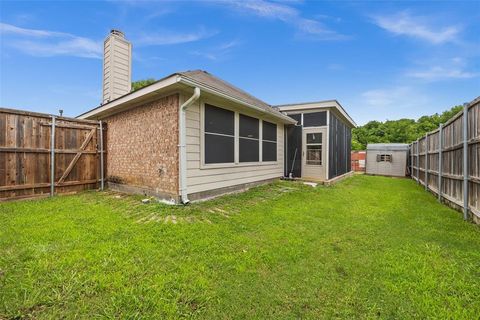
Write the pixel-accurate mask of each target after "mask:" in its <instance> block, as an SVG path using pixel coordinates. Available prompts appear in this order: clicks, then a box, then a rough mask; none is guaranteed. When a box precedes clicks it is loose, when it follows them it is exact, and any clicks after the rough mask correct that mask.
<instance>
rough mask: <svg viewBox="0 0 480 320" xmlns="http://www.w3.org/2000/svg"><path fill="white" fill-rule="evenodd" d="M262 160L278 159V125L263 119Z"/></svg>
mask: <svg viewBox="0 0 480 320" xmlns="http://www.w3.org/2000/svg"><path fill="white" fill-rule="evenodd" d="M262 161H277V125H276V124H274V123H270V122H267V121H262Z"/></svg>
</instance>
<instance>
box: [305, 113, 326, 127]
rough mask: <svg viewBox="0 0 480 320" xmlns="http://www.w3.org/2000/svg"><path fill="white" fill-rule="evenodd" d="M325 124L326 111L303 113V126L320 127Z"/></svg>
mask: <svg viewBox="0 0 480 320" xmlns="http://www.w3.org/2000/svg"><path fill="white" fill-rule="evenodd" d="M326 125H327V112H325V111H321V112H313V113H304V114H303V126H304V127H321V126H326Z"/></svg>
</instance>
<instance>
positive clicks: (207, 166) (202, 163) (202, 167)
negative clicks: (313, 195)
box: [199, 98, 279, 170]
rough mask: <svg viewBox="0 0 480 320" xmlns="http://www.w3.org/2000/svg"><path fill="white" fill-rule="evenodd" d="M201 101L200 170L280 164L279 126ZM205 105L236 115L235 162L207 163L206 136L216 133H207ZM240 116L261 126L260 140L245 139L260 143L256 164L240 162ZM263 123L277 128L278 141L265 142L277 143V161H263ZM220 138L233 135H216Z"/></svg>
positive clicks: (246, 113) (253, 116) (232, 109)
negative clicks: (248, 118) (256, 120)
mask: <svg viewBox="0 0 480 320" xmlns="http://www.w3.org/2000/svg"><path fill="white" fill-rule="evenodd" d="M199 101H200V170H206V169H214V168H236V167H249V166H267V165H275V164H278V161H279V159H278V128H279V124H278V123H275V122H272V121H271V120H270V119H263V118H262V117H258V116H255V115H252V114H248V112H240V111H238V110H236V109H235V108H232V107H229V106H223V105H222V106H219V105H218V103H216V102H214V101H212V102H210V101H209V99H208V98H202V99H201V100H199ZM205 104H209V105H212V106H214V107H217V108H221V109H225V110H228V111H231V112H233V113H234V115H235V116H234V117H235V121H234V126H235V128H234V133H235V136H234V141H235V147H234V162H227V163H208V164H207V163H205V134H216V133H209V132H205ZM240 114H244V115H246V116H249V117H252V118H255V119H258V125H259V138H258V139H254V138H248V137H243V138H245V139H249V140H254V141H258V145H259V151H258V152H259V154H258V160H259V161H255V162H240ZM263 121H265V122H269V123H273V124H275V126H276V128H277V129H276V134H277V141H271V140H265V141H266V142H270V143H275V144H276V152H277V154H276V158H277V160H276V161H263V154H262V153H263V145H262V144H263ZM216 135H220V136H227V137H232V136H231V135H224V134H216Z"/></svg>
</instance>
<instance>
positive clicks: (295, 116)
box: [288, 113, 302, 126]
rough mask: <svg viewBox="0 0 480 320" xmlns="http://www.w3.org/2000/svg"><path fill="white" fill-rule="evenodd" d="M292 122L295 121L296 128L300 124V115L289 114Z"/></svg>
mask: <svg viewBox="0 0 480 320" xmlns="http://www.w3.org/2000/svg"><path fill="white" fill-rule="evenodd" d="M288 116H289V117H290V118H292V119H293V120H297V126H299V125H301V124H302V114H300V113H299V114H289V115H288Z"/></svg>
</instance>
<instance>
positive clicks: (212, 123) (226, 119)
mask: <svg viewBox="0 0 480 320" xmlns="http://www.w3.org/2000/svg"><path fill="white" fill-rule="evenodd" d="M234 122H235V113H234V112H233V111H229V110H225V109H222V108H218V107H214V106H212V105H209V104H206V105H205V132H210V133H221V134H227V135H232V136H233V135H234V127H235V126H234Z"/></svg>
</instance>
